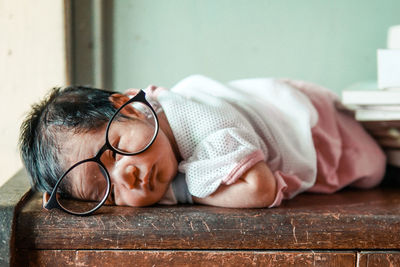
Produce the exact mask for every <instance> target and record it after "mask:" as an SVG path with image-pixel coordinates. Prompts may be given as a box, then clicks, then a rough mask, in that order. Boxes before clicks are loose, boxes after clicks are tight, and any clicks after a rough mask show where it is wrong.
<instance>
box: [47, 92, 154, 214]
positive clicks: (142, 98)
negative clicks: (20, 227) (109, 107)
mask: <svg viewBox="0 0 400 267" xmlns="http://www.w3.org/2000/svg"><path fill="white" fill-rule="evenodd" d="M132 102H141V103H143V104H145V105H146V106H148V107H149V108H150V110H151V112H152V113H153V115H154V118H155V127H156V129H155V134H154V136H153V137H152V139H151V141H150V142H149V144H147V146H145V147H144V148H143V149H141V150H140V151H138V152H133V153H129V152H123V151H120V150H117V149H115V148H114V147H113V146H112V145H111V143H110V141H109V140H108V132H109V129H110V125H111V123H112V122H113V120H114V118H115V116H116V115H117V114H118V113H119V112H120V111H121V110H122V109H123V108H124V107H126V106H127V105H129V104H131V103H132ZM159 128H160V126H159V121H158V117H157V114H156V112H155V110H154V108H153V107H152V106H151V104H150V103H149V102H148V101H147V100H146V93H145V92H144V91H143V90H139V92H138V93H137V94H136V95H135V96H133V97H132V98H131V99H129V100H128V101H127V102H125V104H123V105H122V106H121V107H119V108H118V109H117V110H116V111H115V113H114V115H113V116H112V117H111V118H110V120H109V121H108V123H107V128H106V132H105V139H106V140H105V143H104V145H103V146H102V147H101V148H100V149H99V151H98V152H97V153H96V154H95V156H94V157H91V158H88V159H84V160H81V161H78V162H77V163H75V164H73V165H72V166H71V167H69V168H68V169H67V170H66V171H65V172H64V173H63V175H62V176H61V177H60V178H59V179H58V181H57V183H56V184H55V186H54V188H53V191H52V193H51V195H50V198H49V200H48V201H47V203H46V205H45V206H44V208H45V209H48V210H51V209H54V208H58V209H61V210H62V211H64V212H66V213H69V214H72V215H77V216H87V215H90V214H92V213H93V212H95V211H96V210H98V209H99V208H101V207H102V206H103V205H104V203H105V202H106V200H107V198H108V197H109V194H110V189H111V179H110V174H109V173H108V170H107V168H106V167H105V166H104V164H103V163H102V162H101V160H100V157H101V156H102V155H103V153H104V152H105V151H107V150H111V151H113V152H115V153H117V154H121V155H124V156H134V155H138V154H140V153H142V152H144V151H146V150H147V149H148V148H149V147H150V146H151V145H152V144H153V143H154V141H155V140H156V138H157V135H158V131H159ZM86 162H94V163H97V164H99V165H100V166H101V168H102V170H104V172H103V173H104V174H105V179H106V181H107V190H106V193H105V194H104V197H103V199H102V200H101V201H100V202H99V203H98V204H97V205H96V206H95V207H94V208H92V209H91V210H89V211H86V212H82V213H77V212H73V211H70V210H67V209H65V208H64V207H63V206H62V205H61V204H60V203H59V202H58V200H57V189H58V186H59V185H60V183H61V181H62V180H63V179H64V178H65V176H66V175H67V174H68V173H69V172H70V171H71V170H72V169H74V168H75V167H77V166H79V165H80V164H84V163H86Z"/></svg>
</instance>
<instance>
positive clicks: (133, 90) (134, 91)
mask: <svg viewBox="0 0 400 267" xmlns="http://www.w3.org/2000/svg"><path fill="white" fill-rule="evenodd" d="M139 91H140V89H136V88H129V89H126V90H125V92H124V95H127V96H135V95H137V93H139Z"/></svg>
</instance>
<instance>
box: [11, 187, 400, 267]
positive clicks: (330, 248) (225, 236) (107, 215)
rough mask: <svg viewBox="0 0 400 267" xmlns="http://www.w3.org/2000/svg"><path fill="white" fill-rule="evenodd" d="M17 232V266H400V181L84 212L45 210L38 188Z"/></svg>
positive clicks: (19, 219) (17, 221) (19, 218)
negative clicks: (254, 205) (273, 197)
mask: <svg viewBox="0 0 400 267" xmlns="http://www.w3.org/2000/svg"><path fill="white" fill-rule="evenodd" d="M14 231H15V235H14V241H15V242H14V249H13V255H14V257H13V258H14V263H15V265H16V266H27V265H28V264H31V265H33V266H65V265H67V266H68V265H70V266H249V265H256V266H400V187H393V186H391V187H380V188H376V189H373V190H368V191H362V190H344V191H342V192H339V193H336V194H333V195H317V194H304V195H300V196H298V197H296V198H295V199H293V200H291V201H287V202H284V203H283V205H282V206H281V207H279V208H273V209H228V208H216V207H207V206H199V205H194V206H190V205H187V206H184V205H180V206H170V207H166V206H155V207H147V208H132V207H111V206H107V207H102V208H101V209H100V212H99V213H97V214H96V215H92V216H88V217H76V216H71V215H68V214H65V213H63V212H61V211H58V210H54V211H51V212H47V211H45V210H43V209H42V208H41V197H40V195H39V194H32V195H31V196H30V198H29V199H28V200H27V201H26V202H25V203H24V205H23V206H22V208H21V209H20V210H19V211H18V213H17V216H16V219H15V230H14ZM390 264H392V265H390Z"/></svg>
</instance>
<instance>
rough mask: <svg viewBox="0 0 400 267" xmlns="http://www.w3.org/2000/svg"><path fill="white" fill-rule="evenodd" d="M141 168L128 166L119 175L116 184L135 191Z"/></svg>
mask: <svg viewBox="0 0 400 267" xmlns="http://www.w3.org/2000/svg"><path fill="white" fill-rule="evenodd" d="M139 172H140V171H139V168H137V167H136V166H134V165H128V166H126V167H125V168H123V169H122V170H121V172H120V173H119V174H117V177H116V179H114V180H115V181H114V183H118V184H120V185H122V186H124V187H126V188H128V189H134V188H135V187H136V184H137V183H138V182H139V181H138V177H139Z"/></svg>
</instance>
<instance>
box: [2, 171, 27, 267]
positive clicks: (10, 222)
mask: <svg viewBox="0 0 400 267" xmlns="http://www.w3.org/2000/svg"><path fill="white" fill-rule="evenodd" d="M26 175H27V174H26V172H25V170H20V171H19V172H17V173H16V174H15V175H14V176H13V177H12V178H11V179H10V180H9V181H7V182H6V183H5V184H4V185H3V186H1V187H0V266H8V265H12V264H13V260H14V258H15V257H14V255H13V254H14V253H13V252H14V239H15V222H16V220H15V214H16V213H18V211H19V209H20V207H21V206H22V205H23V204H24V201H25V200H26V199H27V198H28V197H29V194H30V190H29V189H30V185H29V181H28V179H26Z"/></svg>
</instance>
